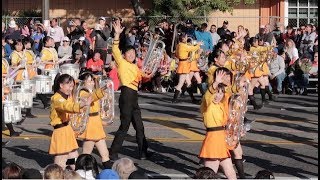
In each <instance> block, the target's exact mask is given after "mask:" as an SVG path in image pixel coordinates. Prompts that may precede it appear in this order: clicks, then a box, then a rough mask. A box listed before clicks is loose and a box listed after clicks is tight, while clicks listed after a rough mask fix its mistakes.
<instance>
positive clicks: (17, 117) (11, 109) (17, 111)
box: [2, 100, 22, 124]
mask: <svg viewBox="0 0 320 180" xmlns="http://www.w3.org/2000/svg"><path fill="white" fill-rule="evenodd" d="M2 110H3V116H4V122H5V123H6V124H7V123H17V122H20V121H21V120H22V115H21V106H20V103H19V101H15V100H13V101H3V102H2Z"/></svg>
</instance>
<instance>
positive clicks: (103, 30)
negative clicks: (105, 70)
mask: <svg viewBox="0 0 320 180" xmlns="http://www.w3.org/2000/svg"><path fill="white" fill-rule="evenodd" d="M110 33H111V32H110V28H109V27H108V26H106V18H105V17H100V18H99V23H98V24H96V27H95V29H94V31H92V33H91V35H90V37H91V38H92V39H93V50H94V51H98V52H99V53H100V54H101V58H102V60H103V62H105V60H106V57H107V48H108V43H107V40H108V38H109V37H110Z"/></svg>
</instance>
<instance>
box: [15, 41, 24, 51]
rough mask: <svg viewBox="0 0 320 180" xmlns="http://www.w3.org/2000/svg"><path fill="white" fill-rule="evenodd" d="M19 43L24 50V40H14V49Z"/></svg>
mask: <svg viewBox="0 0 320 180" xmlns="http://www.w3.org/2000/svg"><path fill="white" fill-rule="evenodd" d="M18 43H21V44H22V49H24V44H23V42H22V39H17V40H13V44H12V46H13V47H14V49H16V47H15V46H16V45H17V44H18Z"/></svg>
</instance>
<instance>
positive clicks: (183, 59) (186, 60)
mask: <svg viewBox="0 0 320 180" xmlns="http://www.w3.org/2000/svg"><path fill="white" fill-rule="evenodd" d="M187 60H188V59H179V61H187Z"/></svg>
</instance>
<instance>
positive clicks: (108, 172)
mask: <svg viewBox="0 0 320 180" xmlns="http://www.w3.org/2000/svg"><path fill="white" fill-rule="evenodd" d="M97 179H120V177H119V175H118V173H117V172H116V171H114V170H112V169H104V170H102V171H101V172H100V174H98V175H97Z"/></svg>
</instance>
